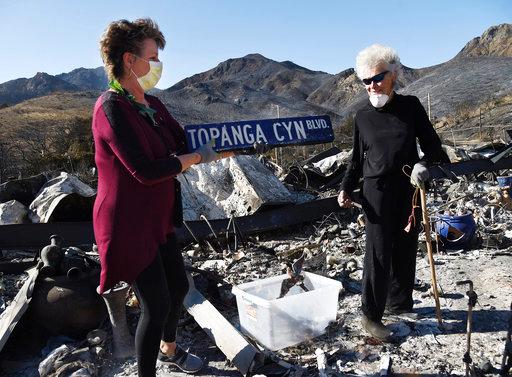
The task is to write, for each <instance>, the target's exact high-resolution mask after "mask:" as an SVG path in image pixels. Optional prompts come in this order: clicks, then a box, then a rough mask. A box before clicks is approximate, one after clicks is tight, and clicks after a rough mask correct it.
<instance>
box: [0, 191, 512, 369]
mask: <svg viewBox="0 0 512 377" xmlns="http://www.w3.org/2000/svg"><path fill="white" fill-rule="evenodd" d="M499 192H500V191H499V190H497V187H496V185H495V184H494V183H492V182H482V183H470V182H462V183H459V184H458V185H455V186H454V185H446V186H444V187H441V188H440V189H439V190H437V194H436V195H435V194H434V193H431V194H430V195H429V209H430V210H431V211H432V213H439V212H442V211H445V213H447V212H449V213H452V214H461V213H465V212H466V211H468V210H470V211H472V213H473V215H474V218H475V220H476V223H477V226H478V231H477V234H476V236H475V237H474V239H473V241H472V242H471V244H470V245H469V246H468V249H467V250H462V249H461V250H447V251H444V252H439V253H436V254H435V255H434V259H435V268H436V272H437V280H438V285H439V288H440V292H441V294H442V295H441V298H440V304H441V309H442V318H443V323H444V327H443V328H442V329H441V328H439V326H438V322H437V319H436V313H435V302H434V299H433V297H432V295H431V293H430V286H431V284H430V282H431V278H430V267H429V264H428V259H427V256H426V252H425V251H424V250H425V245H424V241H421V240H420V250H419V251H418V256H417V283H416V287H415V291H414V303H415V310H416V312H417V314H418V318H416V319H413V318H409V317H407V316H390V317H385V318H384V323H385V324H386V325H388V326H389V327H390V328H391V329H392V330H393V332H394V341H393V342H392V343H382V342H380V341H378V340H376V339H374V338H371V337H369V336H368V335H367V334H365V333H364V331H363V330H362V328H361V324H360V315H361V311H360V308H359V306H360V290H361V283H360V281H361V277H362V265H363V256H364V255H363V254H364V253H363V250H364V242H365V237H364V227H363V226H362V223H361V219H360V212H359V210H357V209H353V210H347V211H344V212H340V213H338V214H337V215H335V214H331V215H330V216H327V217H325V218H324V219H322V220H321V221H317V222H314V223H310V224H304V225H301V226H298V227H293V228H288V229H281V230H279V231H274V232H270V233H266V234H260V235H257V236H251V237H245V238H244V241H245V246H242V244H241V242H240V247H239V248H238V250H237V251H234V250H233V244H231V250H232V252H231V253H229V254H226V251H225V250H226V244H225V240H223V239H222V237H221V239H220V243H221V247H219V246H218V245H217V244H216V242H214V241H211V242H210V243H211V244H212V246H213V249H214V250H212V248H211V247H209V246H207V245H205V246H203V247H200V246H199V245H188V246H186V247H185V248H184V250H183V251H184V255H185V257H186V258H187V259H188V261H189V262H190V265H191V266H192V267H193V268H194V270H195V272H193V275H194V276H195V278H194V280H195V284H196V287H197V288H198V289H199V290H200V291H201V292H202V293H203V295H204V296H205V297H206V298H207V299H209V300H210V301H211V302H212V303H213V304H214V305H215V307H216V308H217V309H218V310H219V311H220V312H221V313H222V314H223V315H224V316H225V317H226V318H227V319H228V320H229V321H230V322H231V323H232V324H233V325H234V326H235V327H236V328H239V321H238V313H237V307H236V298H235V296H234V295H233V294H232V293H231V288H232V286H233V285H238V284H241V283H245V282H249V281H254V280H258V279H263V278H266V277H271V276H276V275H280V274H282V273H284V272H285V270H286V264H285V263H286V262H287V261H288V262H290V261H293V260H295V259H297V258H298V257H300V256H301V255H302V254H303V253H305V255H306V260H305V262H304V268H303V269H304V271H308V272H313V273H316V274H320V275H324V276H327V277H330V278H332V279H335V280H338V281H340V282H341V283H342V285H343V289H342V291H341V292H340V295H339V301H338V313H337V319H336V322H333V323H332V324H331V325H330V326H329V327H328V329H327V332H326V333H325V334H324V335H321V336H319V337H317V338H313V339H310V340H307V341H305V342H303V343H301V344H299V345H297V346H293V347H289V348H285V349H283V350H280V351H276V352H275V353H276V354H277V355H278V356H279V357H280V358H281V359H283V360H285V361H287V362H289V363H291V364H294V365H299V366H301V367H303V368H305V371H304V375H310V376H317V375H319V371H318V367H317V356H316V353H315V351H317V349H321V350H323V352H324V353H325V355H326V357H327V368H326V369H325V371H323V373H325V374H324V375H327V376H342V375H374V374H379V372H380V370H381V368H382V363H383V361H384V360H386V359H387V357H389V358H390V359H391V370H392V372H393V373H394V374H418V375H459V376H461V375H464V374H465V365H464V363H463V356H464V353H465V352H466V319H467V309H468V297H467V296H466V290H467V285H464V286H458V285H457V284H456V283H457V282H458V281H462V280H468V279H470V280H471V281H472V282H473V284H474V290H475V292H476V293H477V294H478V302H477V305H476V307H475V308H474V311H473V322H472V324H473V332H472V338H471V353H470V356H471V358H472V361H473V364H474V365H475V367H476V368H477V371H478V372H479V373H487V374H489V375H498V369H499V367H500V363H501V358H502V355H503V350H504V347H505V339H506V334H507V329H508V322H509V317H510V315H511V311H510V304H511V300H512V295H511V292H512V269H511V266H512V264H511V257H512V247H511V245H512V240H511V239H510V238H511V229H512V222H511V221H510V220H511V217H512V216H511V211H510V208H509V207H508V209H507V206H508V205H509V202H508V204H507V202H506V201H505V200H504V198H503V197H501V196H499V195H498V194H499ZM462 195H464V198H463V199H460V200H454V199H457V198H460V197H461V196H462ZM505 199H506V198H505ZM453 200H454V201H453ZM451 201H453V203H452V204H451V205H448V206H446V205H445V204H446V203H448V202H451ZM443 206H444V208H443ZM358 218H359V221H358ZM419 220H420V219H418V221H419ZM239 241H240V240H239ZM198 271H203V272H198ZM130 305H131V306H130ZM128 313H129V315H128V317H129V322H130V325H131V328H132V330H133V331H134V330H135V326H136V322H137V319H138V315H139V310H138V308H137V307H136V305H135V304H134V303H133V302H132V300H130V299H129V306H128ZM102 328H103V329H104V330H106V331H107V333H108V334H110V328H109V324H108V322H106V323H104V324H103V326H102ZM179 339H180V342H181V344H182V345H183V346H184V347H185V348H190V350H191V351H192V352H194V353H196V354H198V355H200V356H202V357H204V358H205V361H206V366H205V368H204V369H203V370H202V371H201V372H199V373H198V374H196V375H198V376H239V375H240V373H239V372H238V371H237V370H236V368H235V367H234V366H233V365H231V364H230V363H229V362H228V361H226V359H225V357H224V355H223V354H222V353H221V352H220V351H219V350H218V349H217V348H216V346H215V344H214V343H213V341H211V340H210V339H209V338H208V337H207V336H206V334H205V333H204V331H203V330H202V329H201V328H200V327H199V326H198V325H197V324H196V323H195V322H194V320H193V319H192V318H191V317H190V316H188V314H185V315H184V317H183V319H182V326H181V328H180V330H179ZM52 341H53V344H54V348H55V347H56V346H58V345H60V344H58V343H59V342H58V339H53V340H52ZM69 344H70V345H71V346H75V347H78V344H82V346H83V342H74V343H73V342H71V343H69ZM101 347H103V349H104V350H105V351H106V352H105V353H104V354H103V353H101V355H100V356H98V352H96V354H94V355H92V356H90V357H89V358H88V360H86V361H88V362H89V363H90V364H92V365H93V367H88V368H87V367H86V368H85V369H87V370H88V373H89V374H88V375H98V376H105V377H106V376H136V375H137V370H136V361H135V359H134V358H129V359H125V360H114V359H112V357H111V356H110V354H109V350H110V348H111V340H110V338H108V337H107V339H106V341H105V342H104V343H103V344H102V345H101ZM50 348H52V347H46V351H45V352H46V354H47V352H49V351H50V350H51V349H50ZM92 348H93V347H91V348H90V353H92ZM46 354H43V353H42V354H40V355H39V356H38V357H33V358H31V359H28V360H25V361H24V362H23V363H22V362H20V361H18V362H17V363H13V362H7V363H6V362H5V361H4V362H3V363H2V374H3V375H11V376H32V375H33V376H36V375H38V374H37V366H38V365H39V363H40V362H41V361H42V360H43V359H44V358H45V357H46ZM84 365H85V364H84ZM158 372H159V373H160V375H172V376H185V374H184V373H181V372H178V371H177V370H175V369H172V368H170V367H159V369H158ZM84 373H85V372H84ZM49 375H52V376H57V375H65V374H56V373H55V371H54V372H53V374H49ZM83 375H87V374H83Z"/></svg>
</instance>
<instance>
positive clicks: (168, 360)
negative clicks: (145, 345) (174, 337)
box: [158, 345, 203, 373]
mask: <svg viewBox="0 0 512 377" xmlns="http://www.w3.org/2000/svg"><path fill="white" fill-rule="evenodd" d="M158 361H159V362H160V363H162V364H167V365H175V366H177V367H178V368H180V369H181V370H182V371H183V372H185V373H196V372H198V371H200V370H201V368H202V367H203V360H201V358H200V357H199V356H196V355H193V354H191V353H188V352H187V351H185V350H183V348H181V347H180V346H179V345H177V346H176V351H175V354H174V355H172V356H167V355H166V354H164V353H163V352H162V351H158Z"/></svg>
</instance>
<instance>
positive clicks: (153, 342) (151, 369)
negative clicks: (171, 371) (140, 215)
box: [133, 234, 188, 377]
mask: <svg viewBox="0 0 512 377" xmlns="http://www.w3.org/2000/svg"><path fill="white" fill-rule="evenodd" d="M133 289H134V291H135V294H136V295H137V299H138V300H139V303H140V307H141V316H140V319H139V323H138V325H137V331H136V333H135V350H136V353H137V367H138V374H139V376H140V377H149V376H151V377H154V376H155V375H156V359H157V356H158V350H159V349H160V340H163V341H165V342H174V341H175V340H176V329H177V327H178V320H179V318H180V315H181V308H182V306H183V299H184V298H185V296H186V294H187V292H188V280H187V276H186V273H185V266H184V264H183V257H182V255H181V251H180V250H179V248H178V244H177V241H176V236H175V235H174V234H171V235H169V237H168V238H167V242H166V243H165V244H163V245H160V248H159V251H158V252H157V255H156V258H155V260H154V261H153V262H152V263H151V264H150V265H149V266H148V267H147V268H146V269H145V270H144V271H142V272H141V273H140V274H139V276H138V277H137V279H136V280H135V282H134V283H133Z"/></svg>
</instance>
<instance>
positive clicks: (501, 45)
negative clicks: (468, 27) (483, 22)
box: [456, 24, 512, 58]
mask: <svg viewBox="0 0 512 377" xmlns="http://www.w3.org/2000/svg"><path fill="white" fill-rule="evenodd" d="M511 36H512V24H501V25H497V26H493V27H490V28H489V29H487V30H486V31H485V32H484V33H483V34H482V35H481V36H480V37H476V38H473V39H472V40H471V41H469V42H468V43H467V44H466V46H464V48H463V49H462V50H461V51H460V52H459V53H458V54H457V56H456V57H458V58H459V57H474V56H505V57H509V58H510V57H512V38H511Z"/></svg>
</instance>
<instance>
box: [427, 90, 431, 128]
mask: <svg viewBox="0 0 512 377" xmlns="http://www.w3.org/2000/svg"><path fill="white" fill-rule="evenodd" d="M427 108H428V120H430V121H431V120H432V117H431V116H430V93H427Z"/></svg>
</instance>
